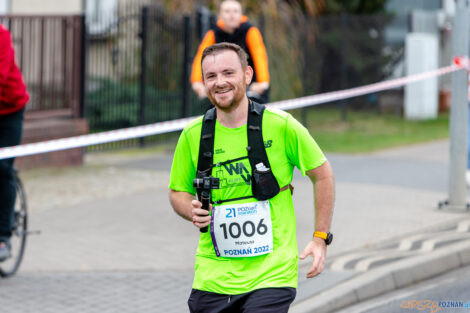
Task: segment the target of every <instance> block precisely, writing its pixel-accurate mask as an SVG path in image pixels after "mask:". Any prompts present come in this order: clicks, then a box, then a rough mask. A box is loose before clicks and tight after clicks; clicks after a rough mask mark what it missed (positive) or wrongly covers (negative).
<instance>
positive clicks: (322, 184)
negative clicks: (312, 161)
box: [307, 161, 335, 233]
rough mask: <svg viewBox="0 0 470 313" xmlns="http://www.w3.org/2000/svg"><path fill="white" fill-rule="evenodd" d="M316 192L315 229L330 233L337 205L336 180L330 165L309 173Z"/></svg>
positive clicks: (327, 164)
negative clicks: (335, 205)
mask: <svg viewBox="0 0 470 313" xmlns="http://www.w3.org/2000/svg"><path fill="white" fill-rule="evenodd" d="M307 175H308V177H309V178H310V180H311V181H312V183H313V186H314V187H313V188H314V192H315V229H316V230H319V231H322V232H325V233H327V232H329V231H330V227H331V219H332V216H333V208H334V203H335V180H334V177H333V170H332V169H331V166H330V163H329V162H328V161H326V162H325V163H323V164H322V165H321V166H319V167H317V168H315V169H313V170H310V171H308V172H307Z"/></svg>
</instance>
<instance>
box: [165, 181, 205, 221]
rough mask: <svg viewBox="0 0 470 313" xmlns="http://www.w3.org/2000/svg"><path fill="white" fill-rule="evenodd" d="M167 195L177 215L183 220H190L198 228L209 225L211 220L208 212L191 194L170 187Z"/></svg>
mask: <svg viewBox="0 0 470 313" xmlns="http://www.w3.org/2000/svg"><path fill="white" fill-rule="evenodd" d="M169 197H170V203H171V206H172V207H173V210H175V212H176V213H177V214H178V215H179V216H181V217H182V218H184V219H185V220H188V221H192V222H193V224H194V225H195V226H196V227H198V228H202V227H205V226H208V225H209V223H210V220H211V217H210V215H209V212H208V211H206V210H204V209H202V203H201V202H199V201H198V200H196V198H195V197H194V196H193V195H192V194H190V193H188V192H184V191H175V190H173V189H170V192H169Z"/></svg>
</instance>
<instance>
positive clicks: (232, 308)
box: [188, 287, 296, 313]
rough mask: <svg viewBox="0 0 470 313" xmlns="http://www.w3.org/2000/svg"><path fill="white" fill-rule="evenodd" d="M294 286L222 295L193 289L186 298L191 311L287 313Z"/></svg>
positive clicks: (294, 291) (206, 312)
mask: <svg viewBox="0 0 470 313" xmlns="http://www.w3.org/2000/svg"><path fill="white" fill-rule="evenodd" d="M295 295H296V290H295V288H290V287H285V288H264V289H258V290H254V291H252V292H249V293H244V294H241V295H233V296H230V295H222V294H218V293H212V292H207V291H202V290H197V289H193V290H192V291H191V295H190V297H189V300H188V306H189V312H191V313H287V311H289V306H290V305H291V303H292V302H293V301H294V299H295Z"/></svg>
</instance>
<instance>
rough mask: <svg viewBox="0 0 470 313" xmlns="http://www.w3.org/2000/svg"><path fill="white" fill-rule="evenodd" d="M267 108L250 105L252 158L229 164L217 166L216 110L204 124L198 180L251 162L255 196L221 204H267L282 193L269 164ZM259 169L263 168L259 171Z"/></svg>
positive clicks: (213, 110)
mask: <svg viewBox="0 0 470 313" xmlns="http://www.w3.org/2000/svg"><path fill="white" fill-rule="evenodd" d="M264 109H265V107H264V106H263V105H261V104H259V103H256V102H253V101H249V106H248V119H247V135H248V147H246V150H247V151H248V156H244V157H240V158H236V159H232V160H227V161H224V162H221V163H217V164H214V161H213V160H214V137H215V124H216V123H215V122H216V119H217V116H216V109H215V107H214V108H212V109H209V110H208V111H207V112H206V114H205V115H204V118H203V120H202V129H201V139H200V143H199V158H198V162H197V178H202V177H207V176H211V172H212V168H213V167H216V166H222V165H224V164H228V163H232V162H235V161H239V160H243V159H246V158H248V159H249V161H250V166H251V190H252V192H253V196H247V197H241V198H234V199H225V200H219V201H216V202H214V203H216V204H220V203H222V202H227V201H235V200H241V199H248V198H251V197H255V198H256V199H258V200H260V201H263V200H268V199H271V198H273V197H274V196H275V195H277V194H278V193H279V191H280V188H279V183H278V182H277V180H276V177H275V176H274V174H273V172H272V170H271V166H270V164H269V160H268V156H267V154H266V149H265V146H264V142H263V135H262V121H263V113H264ZM257 165H259V167H257Z"/></svg>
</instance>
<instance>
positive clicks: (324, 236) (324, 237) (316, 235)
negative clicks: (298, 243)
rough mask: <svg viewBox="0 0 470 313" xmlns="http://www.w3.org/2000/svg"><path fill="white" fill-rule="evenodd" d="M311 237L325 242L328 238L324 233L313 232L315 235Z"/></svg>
mask: <svg viewBox="0 0 470 313" xmlns="http://www.w3.org/2000/svg"><path fill="white" fill-rule="evenodd" d="M313 237H318V238H321V239H323V240H326V238H328V233H324V232H322V231H315V233H313Z"/></svg>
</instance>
